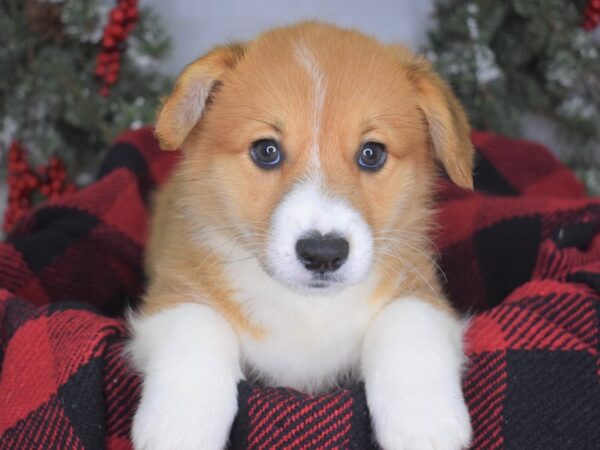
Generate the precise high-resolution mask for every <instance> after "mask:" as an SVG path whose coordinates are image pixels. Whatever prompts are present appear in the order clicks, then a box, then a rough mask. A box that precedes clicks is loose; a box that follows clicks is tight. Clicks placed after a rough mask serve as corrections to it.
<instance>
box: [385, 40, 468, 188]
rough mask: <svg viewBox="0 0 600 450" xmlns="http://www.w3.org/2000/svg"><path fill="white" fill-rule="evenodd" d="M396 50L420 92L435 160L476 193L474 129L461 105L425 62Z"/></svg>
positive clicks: (404, 50) (403, 50) (419, 97)
mask: <svg viewBox="0 0 600 450" xmlns="http://www.w3.org/2000/svg"><path fill="white" fill-rule="evenodd" d="M395 50H396V51H397V54H398V56H399V57H400V60H401V62H402V64H403V65H405V66H406V67H407V68H408V76H409V78H410V80H411V81H412V82H413V84H414V86H415V88H416V90H417V97H418V103H419V107H420V108H421V111H422V112H423V114H424V116H425V120H426V121H427V126H428V127H429V136H430V140H431V145H432V146H433V150H434V153H435V156H436V158H437V159H438V160H439V161H440V162H441V163H442V164H443V166H444V168H445V169H446V172H448V175H449V176H450V179H451V180H452V181H453V182H454V183H455V184H457V185H458V186H460V187H463V188H466V189H473V157H474V155H475V151H474V149H473V144H472V143H471V139H470V132H471V127H470V126H469V122H468V119H467V116H466V114H465V111H464V110H463V108H462V106H461V104H460V102H459V101H458V99H457V98H456V96H455V95H454V93H453V92H452V90H451V89H450V87H449V86H448V84H447V83H446V82H445V81H444V80H442V78H440V76H439V75H437V74H436V73H435V71H434V70H433V68H432V67H431V64H430V63H429V62H428V61H427V60H426V59H425V58H423V57H415V56H414V55H413V54H412V53H411V52H410V51H409V50H407V49H405V48H402V47H396V48H395Z"/></svg>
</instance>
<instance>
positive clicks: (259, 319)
mask: <svg viewBox="0 0 600 450" xmlns="http://www.w3.org/2000/svg"><path fill="white" fill-rule="evenodd" d="M242 259H243V258H242ZM227 272H228V275H229V278H230V282H231V284H232V285H233V286H234V288H235V290H236V300H237V301H238V302H240V303H241V304H242V305H243V308H244V310H245V312H246V313H247V314H248V315H249V317H250V318H251V320H252V321H253V322H254V323H256V324H258V325H259V326H261V327H263V328H264V330H265V335H264V336H262V337H260V338H255V337H252V336H250V335H248V334H241V335H240V336H239V338H240V347H241V356H242V358H243V360H244V363H245V365H246V367H247V368H250V369H251V370H253V371H255V372H256V373H257V374H258V375H259V376H260V377H261V378H262V379H263V380H264V381H266V382H268V383H270V384H273V385H281V386H288V387H293V388H296V389H300V390H302V391H305V392H317V391H320V390H322V389H326V388H328V387H330V386H332V385H333V384H335V383H336V381H337V380H338V379H339V377H340V376H343V375H345V374H349V373H351V372H353V371H354V370H355V369H356V368H357V367H358V364H359V358H360V354H361V351H362V341H363V338H364V335H365V333H366V330H367V327H368V325H369V323H370V322H371V320H372V319H373V317H374V315H375V314H376V312H377V309H378V308H377V307H376V305H374V304H373V303H372V302H369V297H370V294H371V293H372V292H373V290H374V288H375V286H376V283H377V279H376V277H375V276H371V277H370V278H369V277H368V278H367V279H366V280H364V281H363V282H362V283H360V284H359V285H356V286H352V287H349V288H347V289H345V290H343V291H342V292H339V293H334V294H330V295H324V296H314V295H302V294H297V293H294V292H292V291H290V290H289V289H288V288H286V287H284V286H282V285H281V284H279V283H278V282H276V281H274V280H273V279H271V278H270V277H269V276H268V275H267V274H266V273H265V272H264V271H263V270H262V269H261V268H260V266H259V265H258V263H257V262H256V260H255V259H253V258H252V259H249V260H246V261H242V262H240V263H235V264H231V265H228V268H227Z"/></svg>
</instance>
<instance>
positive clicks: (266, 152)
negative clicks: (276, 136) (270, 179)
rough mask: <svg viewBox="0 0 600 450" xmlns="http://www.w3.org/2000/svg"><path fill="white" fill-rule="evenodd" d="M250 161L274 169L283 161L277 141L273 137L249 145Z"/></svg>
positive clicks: (264, 167)
mask: <svg viewBox="0 0 600 450" xmlns="http://www.w3.org/2000/svg"><path fill="white" fill-rule="evenodd" d="M250 156H251V157H252V161H254V163H255V164H256V165H257V166H258V167H262V168H263V169H274V168H275V167H277V166H279V165H280V164H281V162H282V161H283V155H282V154H281V150H280V148H279V144H278V143H277V141H275V140H273V139H261V140H260V141H256V142H253V143H252V146H251V147H250Z"/></svg>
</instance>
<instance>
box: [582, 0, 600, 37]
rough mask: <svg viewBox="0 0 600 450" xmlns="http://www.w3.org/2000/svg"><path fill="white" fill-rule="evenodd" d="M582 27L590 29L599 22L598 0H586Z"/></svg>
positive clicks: (599, 7) (599, 6) (599, 9)
mask: <svg viewBox="0 0 600 450" xmlns="http://www.w3.org/2000/svg"><path fill="white" fill-rule="evenodd" d="M583 14H584V17H585V19H584V21H583V28H584V30H586V31H592V30H593V29H594V28H596V27H597V26H598V24H599V23H600V0H588V3H587V6H586V7H585V12H584V13H583Z"/></svg>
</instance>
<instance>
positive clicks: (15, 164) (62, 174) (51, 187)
mask: <svg viewBox="0 0 600 450" xmlns="http://www.w3.org/2000/svg"><path fill="white" fill-rule="evenodd" d="M74 191H75V185H74V184H73V183H71V182H70V181H69V180H68V179H67V171H66V168H65V164H64V163H63V162H62V161H61V160H60V159H59V158H56V157H52V158H50V159H49V161H48V164H47V165H43V166H40V167H39V168H38V169H37V170H35V171H34V170H33V169H32V168H31V166H30V164H29V161H28V160H27V155H26V152H25V149H24V148H23V146H22V145H21V144H20V143H19V142H18V141H13V142H12V143H11V145H10V148H9V150H8V207H7V208H6V212H5V215H4V225H3V228H4V231H6V232H9V231H10V230H11V229H12V228H13V226H14V225H15V224H16V223H17V222H18V221H19V219H20V218H21V217H22V216H23V215H25V213H27V211H29V210H30V209H31V208H32V207H33V205H34V203H35V201H36V200H37V199H36V194H38V193H39V194H41V196H42V197H45V198H49V199H51V200H53V199H56V198H58V197H59V196H60V195H61V194H64V193H68V192H74ZM38 197H39V195H38Z"/></svg>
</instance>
